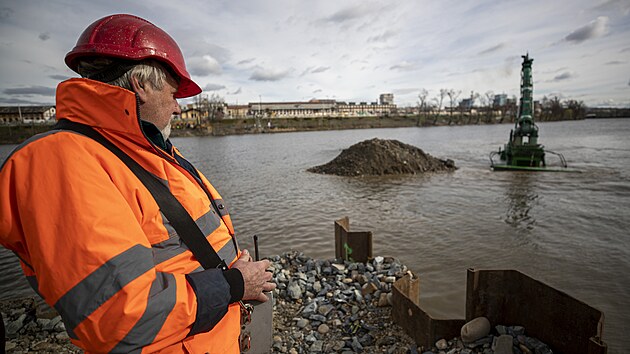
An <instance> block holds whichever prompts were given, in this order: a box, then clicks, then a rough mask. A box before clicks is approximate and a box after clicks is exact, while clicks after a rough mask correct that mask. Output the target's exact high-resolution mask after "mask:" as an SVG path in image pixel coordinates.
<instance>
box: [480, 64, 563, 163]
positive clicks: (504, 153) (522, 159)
mask: <svg viewBox="0 0 630 354" xmlns="http://www.w3.org/2000/svg"><path fill="white" fill-rule="evenodd" d="M522 58H523V63H522V68H521V99H520V102H519V108H518V119H516V122H515V124H514V129H512V130H510V139H509V140H508V142H507V144H505V145H504V146H503V149H501V148H499V151H493V152H491V153H490V165H491V167H492V170H494V171H505V170H523V171H563V170H562V169H557V168H548V167H547V163H546V162H545V148H544V146H542V145H541V144H539V143H538V126H537V125H536V124H535V123H534V98H533V93H534V83H533V80H532V63H533V62H534V59H532V58H530V57H529V53H528V54H526V55H523V56H522ZM546 153H549V154H553V155H556V156H558V157H559V159H560V165H561V167H562V168H566V167H567V163H566V160H565V159H564V156H562V154H558V153H555V152H553V151H546ZM497 156H498V157H499V163H495V161H494V160H495V158H496V157H497Z"/></svg>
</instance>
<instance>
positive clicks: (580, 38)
mask: <svg viewBox="0 0 630 354" xmlns="http://www.w3.org/2000/svg"><path fill="white" fill-rule="evenodd" d="M606 33H608V17H606V16H600V17H598V18H597V19H595V20H593V21H591V22H590V23H589V24H588V25H585V26H582V27H580V28H578V29H576V30H575V31H573V32H571V33H569V34H568V35H567V36H566V37H564V39H565V40H566V41H567V42H573V43H576V44H579V43H582V42H584V41H585V40H588V39H592V38H597V37H601V36H603V35H605V34H606Z"/></svg>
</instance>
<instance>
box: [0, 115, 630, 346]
mask: <svg viewBox="0 0 630 354" xmlns="http://www.w3.org/2000/svg"><path fill="white" fill-rule="evenodd" d="M539 127H540V139H539V141H540V142H541V143H543V144H544V145H545V147H546V148H547V149H548V150H552V151H555V152H559V153H562V154H564V156H565V157H566V159H567V161H568V163H569V166H570V167H572V168H574V169H578V170H580V171H581V173H523V172H491V171H490V169H489V160H488V154H489V152H490V151H493V150H497V149H498V147H499V146H502V145H503V144H504V143H505V141H506V140H507V138H508V135H509V131H510V129H511V125H505V124H504V125H491V126H456V127H428V128H395V129H365V130H343V131H321V132H297V133H281V134H260V135H242V136H224V137H194V138H175V139H173V141H174V144H175V145H176V146H178V147H179V148H180V150H181V151H182V152H183V153H184V155H185V156H187V157H188V158H189V159H190V160H191V162H193V164H195V165H196V166H197V168H199V169H200V170H201V171H202V172H203V173H205V174H206V176H207V177H208V178H209V179H210V181H211V182H213V184H214V186H215V187H216V188H217V189H218V190H219V192H220V193H221V194H222V196H223V198H224V199H225V200H226V202H227V204H228V205H229V206H230V208H231V214H232V218H233V221H234V224H235V227H236V230H237V234H238V235H239V237H240V243H241V245H242V246H245V247H249V248H251V247H252V242H251V236H252V235H254V234H257V235H258V236H259V239H260V251H261V254H262V255H263V256H267V255H273V254H280V253H282V252H284V251H289V250H300V251H303V252H304V253H306V254H307V255H309V256H311V257H317V258H333V257H334V243H333V241H334V226H333V222H334V220H335V219H338V218H341V217H343V216H348V217H349V218H350V225H351V230H355V231H367V230H371V231H372V232H373V235H374V236H373V237H374V254H375V255H384V256H395V257H397V258H399V259H400V260H401V261H402V262H403V263H404V264H406V265H408V266H409V268H410V269H411V270H412V271H413V272H414V273H416V274H418V275H419V276H420V281H421V304H422V306H423V308H429V309H430V312H431V313H432V314H433V315H434V316H437V317H445V318H464V308H465V290H466V269H467V268H470V267H474V268H478V269H517V270H519V271H521V272H523V273H525V274H527V275H529V276H531V277H533V278H535V279H538V280H541V281H543V282H545V283H546V284H548V285H551V286H553V287H555V288H557V289H559V290H561V291H564V292H566V293H568V294H570V295H571V296H573V297H575V298H577V299H579V300H582V301H584V302H586V303H587V304H589V305H591V306H593V307H595V308H597V309H599V310H601V311H603V312H604V314H605V322H604V331H603V333H604V335H603V339H604V341H605V342H606V343H607V344H608V345H609V353H622V352H626V350H627V348H630V336H629V334H630V232H629V231H628V230H630V141H629V140H628V139H629V137H630V119H606V120H583V121H571V122H569V121H565V122H549V123H540V124H539ZM375 137H377V138H380V139H397V140H400V141H402V142H404V143H408V144H411V145H414V146H417V147H419V148H421V149H423V150H424V151H425V152H427V153H429V154H431V155H433V156H436V157H439V158H450V159H452V160H454V161H455V164H456V165H457V166H458V167H459V169H458V170H457V171H456V172H454V173H448V174H438V175H425V176H397V177H370V178H347V177H338V176H327V175H317V174H312V173H309V172H306V169H307V168H309V167H311V166H315V165H319V164H323V163H326V162H328V161H330V160H331V159H333V158H334V157H336V156H337V155H338V154H339V153H340V152H341V150H343V149H345V148H347V147H349V146H350V145H353V144H355V143H357V142H360V141H363V140H366V139H371V138H375ZM13 147H15V146H14V145H13V146H11V145H3V146H0V158H1V159H2V160H4V158H5V157H6V156H7V155H8V154H9V152H10V151H11V150H12V148H13ZM548 158H549V160H551V158H552V156H549V157H548ZM0 280H1V283H0V298H9V297H15V296H22V295H25V294H31V291H30V290H29V289H28V286H27V285H26V282H25V281H24V280H23V278H22V277H21V275H20V271H19V267H18V265H17V261H16V259H15V257H14V256H13V255H12V254H11V253H9V252H8V251H6V250H5V249H1V248H0ZM624 348H625V349H624Z"/></svg>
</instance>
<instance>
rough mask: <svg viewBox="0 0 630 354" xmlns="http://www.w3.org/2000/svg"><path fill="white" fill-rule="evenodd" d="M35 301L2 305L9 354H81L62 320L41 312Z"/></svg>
mask: <svg viewBox="0 0 630 354" xmlns="http://www.w3.org/2000/svg"><path fill="white" fill-rule="evenodd" d="M46 308H47V307H46V306H41V305H40V306H38V304H37V302H36V301H35V299H34V298H26V299H21V300H8V301H3V302H1V303H0V311H1V312H2V318H3V320H4V326H5V331H6V337H7V338H6V339H7V343H6V345H5V350H6V352H7V353H15V354H19V353H33V352H35V353H82V351H81V350H80V349H79V348H77V347H76V346H74V345H73V344H72V343H70V338H69V337H68V334H67V333H66V328H65V326H64V324H63V322H62V321H61V316H59V315H57V314H56V313H54V312H53V311H42V309H46Z"/></svg>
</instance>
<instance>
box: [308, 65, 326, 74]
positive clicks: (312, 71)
mask: <svg viewBox="0 0 630 354" xmlns="http://www.w3.org/2000/svg"><path fill="white" fill-rule="evenodd" d="M329 69H330V66H320V67H317V68H315V69H313V70H311V73H313V74H317V73H323V72H324V71H328V70H329Z"/></svg>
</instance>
